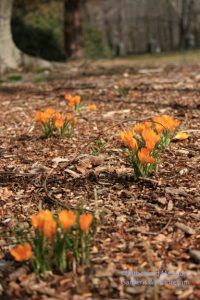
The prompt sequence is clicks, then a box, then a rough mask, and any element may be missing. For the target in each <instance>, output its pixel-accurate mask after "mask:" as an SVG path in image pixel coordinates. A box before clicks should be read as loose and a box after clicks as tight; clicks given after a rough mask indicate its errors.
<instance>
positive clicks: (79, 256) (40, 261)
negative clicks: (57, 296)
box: [10, 210, 93, 273]
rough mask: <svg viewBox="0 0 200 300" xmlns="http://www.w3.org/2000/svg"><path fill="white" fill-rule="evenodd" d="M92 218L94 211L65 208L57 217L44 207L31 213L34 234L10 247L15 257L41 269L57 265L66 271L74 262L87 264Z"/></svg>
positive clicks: (59, 268) (52, 268) (50, 268)
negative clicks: (35, 212) (85, 211)
mask: <svg viewBox="0 0 200 300" xmlns="http://www.w3.org/2000/svg"><path fill="white" fill-rule="evenodd" d="M92 222H93V215H92V214H91V213H81V212H79V213H74V212H73V211H71V210H62V211H60V212H59V213H58V216H57V217H55V216H54V215H53V214H52V213H51V212H50V211H49V210H45V211H42V210H41V211H39V212H38V213H37V214H36V215H32V216H31V225H32V228H33V230H32V235H31V238H30V237H29V239H28V238H27V239H26V238H25V237H24V238H23V239H24V240H26V241H25V242H24V243H23V244H18V245H17V246H16V247H14V248H12V249H10V254H11V255H12V256H13V257H14V258H15V260H16V261H19V262H22V261H30V264H31V266H32V267H33V269H34V270H35V271H36V272H38V273H41V272H44V271H46V270H52V271H53V270H54V269H56V270H59V271H61V272H64V271H66V270H67V269H70V267H72V266H71V264H72V263H73V262H75V263H76V264H86V263H87V262H88V258H89V241H90V238H91V235H92V231H93V228H92V226H91V224H92ZM29 235H30V234H29ZM69 258H70V259H69Z"/></svg>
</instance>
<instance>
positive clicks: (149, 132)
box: [142, 128, 160, 151]
mask: <svg viewBox="0 0 200 300" xmlns="http://www.w3.org/2000/svg"><path fill="white" fill-rule="evenodd" d="M142 137H143V139H144V141H145V144H146V147H147V148H148V149H149V150H150V151H152V150H153V148H154V146H155V144H156V143H157V142H158V141H159V140H160V135H159V134H157V133H156V132H155V131H154V130H153V129H151V128H149V129H145V130H143V132H142Z"/></svg>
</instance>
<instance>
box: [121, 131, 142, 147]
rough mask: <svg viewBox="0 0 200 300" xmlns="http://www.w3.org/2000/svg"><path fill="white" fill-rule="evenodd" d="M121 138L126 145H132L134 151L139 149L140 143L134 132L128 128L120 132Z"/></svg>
mask: <svg viewBox="0 0 200 300" xmlns="http://www.w3.org/2000/svg"><path fill="white" fill-rule="evenodd" d="M120 138H121V140H122V142H123V143H124V145H125V146H128V147H130V148H131V149H132V150H133V151H137V148H138V145H137V141H136V139H135V138H134V137H133V132H132V131H131V130H130V129H128V130H126V131H121V132H120Z"/></svg>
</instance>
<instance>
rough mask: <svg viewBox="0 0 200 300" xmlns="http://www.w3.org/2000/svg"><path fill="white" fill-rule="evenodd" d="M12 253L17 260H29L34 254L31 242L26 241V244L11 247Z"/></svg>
mask: <svg viewBox="0 0 200 300" xmlns="http://www.w3.org/2000/svg"><path fill="white" fill-rule="evenodd" d="M10 254H11V255H12V256H14V258H15V260H17V261H24V260H29V259H30V257H31V256H32V249H31V245H30V244H29V243H25V244H24V245H21V244H19V245H18V246H17V247H15V248H12V249H10Z"/></svg>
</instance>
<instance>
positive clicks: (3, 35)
mask: <svg viewBox="0 0 200 300" xmlns="http://www.w3.org/2000/svg"><path fill="white" fill-rule="evenodd" d="M12 5H13V0H0V72H4V71H5V70H6V69H16V68H17V67H18V66H19V64H20V61H21V55H20V51H19V50H18V49H17V47H16V46H15V44H14V42H13V39H12V34H11V15H12Z"/></svg>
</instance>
